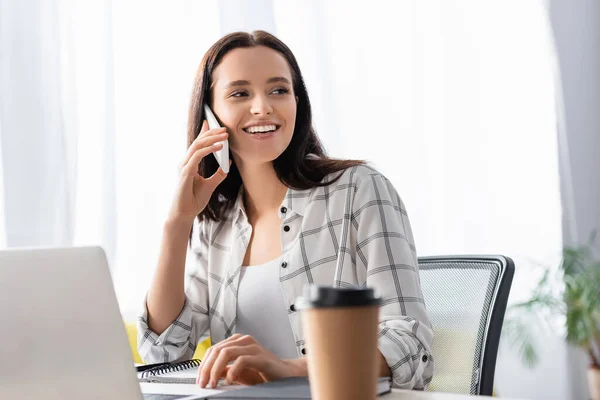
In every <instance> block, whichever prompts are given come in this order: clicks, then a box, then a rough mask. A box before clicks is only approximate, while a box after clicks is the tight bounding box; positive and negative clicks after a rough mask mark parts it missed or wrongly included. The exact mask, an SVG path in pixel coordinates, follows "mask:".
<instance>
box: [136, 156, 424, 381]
mask: <svg viewBox="0 0 600 400" xmlns="http://www.w3.org/2000/svg"><path fill="white" fill-rule="evenodd" d="M336 176H337V175H336ZM333 177H334V176H333V175H328V176H326V177H325V178H324V180H327V182H330V181H331V180H332V179H331V178H333ZM242 195H243V188H242V189H241V190H240V193H239V195H238V199H237V202H236V204H235V207H233V209H232V211H231V212H230V213H229V214H228V216H227V218H226V219H224V220H223V221H220V222H213V221H207V222H203V223H201V224H200V225H199V226H198V230H195V232H199V234H198V235H194V238H193V240H192V246H191V248H190V249H189V252H188V260H189V259H190V258H192V260H193V261H194V264H195V265H194V267H193V268H191V270H189V271H188V272H189V275H188V277H187V278H188V279H187V280H186V301H185V305H184V307H183V310H182V312H181V314H180V315H179V316H178V317H177V319H176V320H175V321H174V322H173V324H172V325H171V326H170V327H168V328H167V329H166V330H165V331H164V332H163V333H162V335H160V336H158V335H156V334H155V333H154V332H152V331H151V330H149V329H148V324H147V309H146V307H143V311H142V314H141V315H140V318H139V319H138V332H139V333H138V350H139V353H140V355H141V356H142V358H143V359H144V360H146V361H148V362H162V361H175V360H181V359H188V358H191V357H192V355H193V353H194V350H195V348H196V345H197V343H198V342H199V341H201V340H203V339H204V338H206V337H208V336H210V337H211V340H212V342H213V343H217V342H219V341H221V340H224V339H226V338H228V337H229V336H231V335H232V334H233V333H235V327H236V305H237V304H236V302H237V296H238V281H239V276H240V269H241V268H242V267H241V266H242V261H243V259H244V255H245V254H246V249H247V247H248V243H249V240H250V237H251V234H252V226H251V225H250V224H249V222H248V219H247V216H246V213H245V210H244V205H243V201H242ZM279 216H280V218H281V221H282V222H281V243H282V249H281V250H282V255H283V259H282V264H281V268H280V282H281V289H282V292H283V297H284V301H285V306H286V307H287V309H288V317H289V320H290V324H291V326H292V330H293V332H294V337H295V339H296V348H297V350H298V356H299V357H302V356H304V355H305V354H306V351H305V350H304V334H303V331H302V323H301V318H300V313H299V312H297V311H296V310H295V308H294V302H295V301H296V298H297V297H298V296H302V291H303V287H304V285H305V284H311V283H318V284H324V285H333V286H335V287H341V288H351V287H352V288H353V287H365V286H368V287H372V288H374V289H375V290H376V292H377V293H378V294H379V296H381V298H382V301H383V303H382V305H381V308H380V316H379V350H380V351H381V353H382V354H383V356H384V358H385V359H386V361H387V363H388V365H389V366H390V369H391V370H392V373H393V385H394V387H398V388H413V389H423V388H424V387H425V386H426V385H427V384H428V383H429V381H430V380H431V377H432V375H433V359H432V356H431V349H432V341H433V332H432V329H431V324H430V322H429V318H428V316H427V311H426V309H425V303H424V300H423V294H422V292H421V285H420V280H419V271H418V263H417V255H416V250H415V246H414V240H413V235H412V231H411V227H410V224H409V221H408V216H407V214H406V211H405V208H404V205H403V203H402V200H401V199H400V197H399V196H398V194H397V192H396V190H395V189H394V187H393V186H392V184H391V182H390V181H389V180H387V179H386V178H385V177H384V176H383V175H382V174H381V173H379V172H377V171H376V170H374V169H372V168H371V167H368V166H356V167H352V168H349V169H347V170H345V171H344V172H343V173H342V176H341V178H340V179H339V180H338V181H337V182H335V183H331V184H329V185H327V186H323V187H317V188H312V189H308V190H295V189H291V188H290V189H288V191H287V193H286V196H285V198H284V200H283V203H282V204H281V208H280V210H279ZM357 345H360V343H357Z"/></svg>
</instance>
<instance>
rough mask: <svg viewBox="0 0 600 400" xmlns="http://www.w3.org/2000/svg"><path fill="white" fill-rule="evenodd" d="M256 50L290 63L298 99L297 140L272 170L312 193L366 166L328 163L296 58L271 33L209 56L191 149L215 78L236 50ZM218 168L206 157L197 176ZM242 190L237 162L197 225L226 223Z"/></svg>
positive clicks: (230, 39) (247, 36) (241, 36)
mask: <svg viewBox="0 0 600 400" xmlns="http://www.w3.org/2000/svg"><path fill="white" fill-rule="evenodd" d="M255 46H266V47H269V48H271V49H273V50H275V51H277V52H279V53H280V54H281V55H283V57H285V59H286V60H287V62H288V64H289V66H290V69H291V71H292V85H293V88H294V94H295V96H297V97H298V103H297V110H296V124H295V126H294V133H293V135H292V140H291V142H290V144H289V145H288V147H287V148H286V149H285V151H284V152H283V153H282V154H281V155H280V156H279V157H277V159H275V160H273V167H274V169H275V172H276V174H277V177H278V178H279V180H280V181H281V182H282V183H283V184H284V185H286V186H287V187H291V188H293V189H309V188H313V187H317V186H325V185H328V184H330V183H331V182H335V181H336V180H337V179H339V178H340V177H339V176H338V177H336V178H335V179H334V180H332V181H331V182H325V183H322V182H321V180H322V179H323V178H324V177H325V176H326V175H328V174H330V173H334V172H338V171H343V170H345V169H347V168H349V167H353V166H355V165H361V164H365V162H364V161H361V160H338V159H332V158H329V157H327V155H326V153H325V149H324V148H323V145H322V144H321V141H320V140H319V138H318V137H317V134H316V132H315V130H314V128H313V126H312V113H311V109H310V101H309V99H308V92H307V91H306V86H305V85H304V79H303V78H302V74H301V73H300V67H299V66H298V63H297V62H296V58H295V57H294V54H292V52H291V50H290V49H289V48H288V47H287V46H286V45H285V44H284V43H283V42H282V41H281V40H279V39H277V38H276V37H275V36H273V35H271V34H270V33H268V32H265V31H260V30H259V31H254V32H252V33H247V32H234V33H230V34H228V35H226V36H224V37H222V38H221V39H219V41H217V42H216V43H215V44H213V45H212V47H211V48H210V49H208V51H207V52H206V54H205V55H204V58H203V59H202V62H201V63H200V66H199V67H198V71H197V73H196V79H195V82H194V89H193V92H192V98H191V102H190V109H189V115H188V147H189V146H190V145H191V144H192V143H193V142H194V140H195V139H196V137H197V136H198V134H199V133H200V129H201V127H202V122H203V121H204V118H205V116H204V107H203V106H202V105H203V104H204V103H205V102H206V103H207V104H210V103H211V98H210V95H211V94H210V87H211V85H212V83H213V82H212V74H213V72H214V71H215V69H216V68H217V66H218V65H219V63H220V62H221V60H222V59H223V57H224V56H225V55H226V54H227V53H228V52H229V51H231V50H233V49H236V48H245V47H255ZM309 154H314V155H315V156H316V157H312V156H308V155H309ZM218 168H219V164H218V163H217V160H216V159H215V158H214V157H212V156H211V157H204V158H203V159H202V161H201V162H200V165H199V166H198V172H199V173H200V175H201V176H203V177H205V178H208V177H210V176H212V175H213V174H214V173H215V172H216V171H217V169H218ZM340 176H341V174H340ZM241 185H242V178H241V176H240V173H239V171H238V169H237V167H236V165H235V162H232V164H231V168H230V169H229V174H228V175H227V178H225V180H224V181H223V182H221V184H220V185H219V186H218V187H217V188H216V190H215V191H214V192H213V194H212V196H211V198H210V200H209V202H208V205H207V206H206V208H205V209H204V210H203V211H202V212H201V213H200V214H199V215H198V221H202V220H203V219H205V218H207V219H209V220H213V221H220V220H222V219H224V217H225V215H226V213H227V212H228V211H229V210H230V209H231V208H232V207H233V205H234V204H235V202H236V199H237V195H238V192H239V190H240V187H241Z"/></svg>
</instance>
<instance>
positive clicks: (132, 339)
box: [125, 322, 210, 364]
mask: <svg viewBox="0 0 600 400" xmlns="http://www.w3.org/2000/svg"><path fill="white" fill-rule="evenodd" d="M125 330H126V331H127V338H128V339H129V346H130V347H131V354H132V356H133V362H134V363H137V364H144V361H142V357H140V355H139V353H138V352H137V327H136V324H135V323H134V322H125ZM209 347H210V338H208V339H206V340H205V341H203V342H200V343H198V346H196V352H195V353H194V356H193V358H198V359H200V360H202V358H204V353H206V350H208V348H209Z"/></svg>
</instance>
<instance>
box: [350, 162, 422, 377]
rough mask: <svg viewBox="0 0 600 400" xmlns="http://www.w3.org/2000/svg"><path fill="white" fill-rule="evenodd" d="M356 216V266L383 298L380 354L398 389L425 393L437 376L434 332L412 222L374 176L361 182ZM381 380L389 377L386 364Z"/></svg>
mask: <svg viewBox="0 0 600 400" xmlns="http://www.w3.org/2000/svg"><path fill="white" fill-rule="evenodd" d="M356 185H357V189H356V193H355V197H354V202H353V209H352V214H353V215H352V216H353V219H354V220H355V221H356V224H355V227H356V231H355V235H356V243H355V247H356V264H357V268H358V269H359V270H361V269H362V268H364V270H363V271H366V282H367V286H369V287H372V288H375V290H376V291H377V293H378V294H379V295H380V296H381V299H382V306H381V308H380V314H379V350H380V352H381V354H382V357H383V359H384V360H385V361H386V364H387V365H388V368H389V370H390V371H391V372H392V376H393V384H394V387H399V388H405V389H423V388H425V386H426V385H427V384H428V383H429V381H430V380H431V377H432V375H433V359H432V357H431V346H432V342H433V331H432V329H431V323H430V321H429V317H428V315H427V310H426V309H425V303H424V299H423V293H422V291H421V284H420V280H419V269H418V264H417V255H416V251H415V246H414V240H413V235H412V231H411V227H410V223H409V221H408V216H407V214H406V210H405V208H404V204H403V203H402V201H401V199H400V197H399V196H398V194H397V192H396V190H395V189H394V187H393V186H392V184H391V182H389V181H388V180H387V179H386V178H385V177H384V176H383V175H381V174H379V173H377V172H376V171H371V172H370V173H369V174H368V175H366V176H362V177H359V178H358V181H357V183H356ZM380 370H381V371H380V372H381V375H385V368H384V367H383V363H382V364H381V368H380Z"/></svg>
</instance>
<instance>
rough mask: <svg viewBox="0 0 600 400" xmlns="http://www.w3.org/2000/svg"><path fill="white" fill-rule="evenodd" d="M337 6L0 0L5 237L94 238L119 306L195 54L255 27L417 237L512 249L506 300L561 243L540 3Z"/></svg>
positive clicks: (178, 144)
mask: <svg viewBox="0 0 600 400" xmlns="http://www.w3.org/2000/svg"><path fill="white" fill-rule="evenodd" d="M349 4H350V3H347V2H341V1H340V2H335V1H318V0H312V1H283V0H282V1H269V0H260V1H254V2H252V1H234V0H223V1H220V2H217V1H202V2H198V1H195V0H181V1H177V2H168V3H167V2H161V3H156V2H144V3H142V2H131V1H115V2H112V3H111V2H108V1H107V2H85V4H83V3H82V2H76V1H75V0H52V1H45V0H37V1H34V0H28V1H23V2H14V1H10V0H0V85H1V86H0V88H1V97H0V149H1V165H0V167H1V171H2V172H3V174H2V178H3V181H2V182H0V183H2V186H0V187H3V188H4V190H3V207H1V208H0V217H2V218H0V222H4V229H2V230H0V231H2V235H3V236H5V239H4V240H5V243H4V244H5V245H7V246H22V245H71V244H76V245H80V244H100V245H102V246H103V247H104V248H105V249H106V251H107V254H108V256H109V261H110V264H111V270H112V273H113V278H114V282H115V286H116V290H117V294H118V297H119V302H120V305H121V308H122V312H123V314H124V315H125V316H126V317H132V316H133V315H134V314H135V313H136V312H137V311H138V309H139V307H140V305H141V301H142V299H143V296H144V293H145V291H146V290H147V288H148V286H149V284H150V280H151V276H152V272H153V270H154V268H155V264H156V259H157V255H158V251H159V243H160V236H161V233H162V231H161V227H162V223H163V221H164V218H165V215H166V212H167V210H168V207H169V204H170V201H171V196H172V191H173V188H174V185H175V183H176V176H177V173H176V168H177V165H178V163H179V161H180V159H181V157H182V156H183V154H184V152H185V142H186V118H187V107H188V104H189V95H190V92H191V86H192V82H193V79H194V76H195V71H196V69H197V67H198V64H199V62H200V60H201V58H202V55H203V54H204V52H205V51H206V50H207V49H208V47H209V46H210V45H211V44H212V43H214V41H216V40H217V39H218V38H219V37H220V36H222V35H223V34H224V33H228V32H231V31H234V30H251V29H265V30H268V31H270V32H272V33H274V34H276V35H277V36H279V37H280V38H281V39H282V40H283V41H284V42H286V43H287V44H288V45H289V47H290V48H291V49H292V51H293V52H294V53H295V55H296V57H297V59H298V61H299V63H300V66H301V68H302V72H303V74H304V77H305V80H306V83H307V87H308V90H309V94H310V96H311V102H312V105H313V113H314V122H315V125H316V128H317V132H318V133H319V135H320V136H321V138H322V139H323V141H324V143H325V145H326V147H327V149H328V151H329V153H330V154H331V155H332V156H335V157H353V158H360V159H367V160H369V161H371V162H373V163H374V165H375V166H376V167H377V168H379V169H380V170H381V171H382V172H383V173H384V174H385V175H386V176H388V178H389V179H391V180H392V182H393V183H394V185H395V186H396V188H397V189H398V191H399V193H400V195H401V196H402V197H403V199H404V201H405V203H406V205H407V207H408V211H409V215H410V218H411V221H412V224H413V229H414V234H415V239H416V242H417V249H418V251H419V254H420V255H433V254H461V253H502V254H505V255H508V256H511V257H513V258H514V259H515V261H516V262H517V264H518V270H517V274H516V277H515V283H514V286H513V288H514V289H513V298H518V297H519V296H523V295H524V294H526V293H527V288H528V287H529V286H530V285H531V276H532V272H531V268H530V266H532V265H534V264H539V263H542V264H549V263H553V262H556V260H557V257H558V256H559V254H560V249H561V245H562V243H561V208H560V193H559V177H558V159H557V148H556V143H557V137H556V125H557V121H556V115H555V107H556V105H555V101H556V94H555V85H554V76H553V73H554V71H553V65H554V64H553V63H554V55H553V52H552V45H551V36H550V34H549V29H548V26H547V25H548V22H547V16H546V12H545V9H544V7H543V4H542V1H541V0H540V1H503V2H481V1H478V0H472V1H452V2H449V1H443V0H437V1H417V0H414V1H369V2H360V3H358V2H356V3H352V5H349ZM0 204H2V203H0ZM2 235H0V238H2ZM503 394H510V393H507V392H504V393H503Z"/></svg>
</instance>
